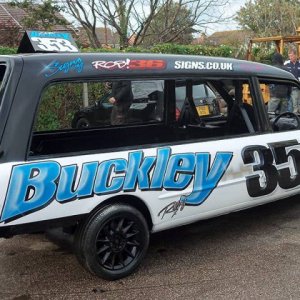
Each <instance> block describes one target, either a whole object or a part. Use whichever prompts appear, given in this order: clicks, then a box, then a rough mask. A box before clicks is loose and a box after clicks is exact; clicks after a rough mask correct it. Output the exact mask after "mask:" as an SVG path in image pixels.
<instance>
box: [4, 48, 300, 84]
mask: <svg viewBox="0 0 300 300" xmlns="http://www.w3.org/2000/svg"><path fill="white" fill-rule="evenodd" d="M2 58H4V59H5V58H6V59H9V60H14V59H20V58H22V59H23V61H24V67H25V69H26V67H27V68H30V69H32V68H37V72H38V73H39V74H42V73H43V72H47V68H45V67H47V66H48V71H49V67H50V68H52V69H53V68H57V72H55V74H51V76H49V77H52V78H54V77H61V76H62V77H70V75H71V76H72V77H82V76H92V77H93V76H97V75H100V74H109V75H112V76H124V74H127V73H128V75H129V74H133V75H142V74H147V76H148V75H149V72H150V75H151V76H172V75H174V76H179V75H180V76H181V75H182V78H185V76H193V75H205V76H210V75H213V76H218V75H220V76H222V75H223V76H224V75H225V74H226V76H228V75H229V74H230V75H232V76H247V77H248V76H260V77H276V78H279V79H289V80H296V79H295V77H294V76H293V75H292V74H291V73H289V72H287V71H285V70H282V69H280V68H276V67H273V66H269V65H266V64H262V63H256V62H250V61H245V60H238V59H234V58H225V57H212V56H196V55H172V54H152V53H34V54H17V55H8V56H5V55H1V56H0V61H1V60H2ZM55 64H56V65H55ZM79 64H80V65H79ZM41 68H42V69H41ZM71 73H72V74H71ZM46 74H47V73H45V75H46Z"/></svg>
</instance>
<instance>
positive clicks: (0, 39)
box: [0, 20, 21, 47]
mask: <svg viewBox="0 0 300 300" xmlns="http://www.w3.org/2000/svg"><path fill="white" fill-rule="evenodd" d="M0 28H1V30H0V45H1V46H6V47H17V46H18V45H19V43H20V40H21V34H20V27H19V26H18V25H17V24H16V23H15V22H14V21H10V20H9V21H4V20H0Z"/></svg>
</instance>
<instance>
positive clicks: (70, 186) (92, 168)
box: [56, 162, 98, 202]
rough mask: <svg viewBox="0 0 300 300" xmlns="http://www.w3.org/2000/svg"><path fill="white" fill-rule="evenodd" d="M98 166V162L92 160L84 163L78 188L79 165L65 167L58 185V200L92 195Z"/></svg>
mask: <svg viewBox="0 0 300 300" xmlns="http://www.w3.org/2000/svg"><path fill="white" fill-rule="evenodd" d="M97 167H98V162H90V163H86V164H83V165H82V171H81V176H80V179H79V183H78V186H77V189H76V190H75V180H76V175H77V170H78V167H77V165H72V166H66V167H63V168H62V170H61V175H60V179H59V184H58V187H57V193H56V200H57V201H58V202H65V201H71V200H74V199H75V198H83V197H87V196H90V195H92V193H93V184H94V180H95V177H96V172H97Z"/></svg>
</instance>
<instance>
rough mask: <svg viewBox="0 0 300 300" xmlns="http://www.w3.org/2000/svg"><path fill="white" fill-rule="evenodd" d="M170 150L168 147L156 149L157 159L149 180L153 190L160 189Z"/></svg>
mask: <svg viewBox="0 0 300 300" xmlns="http://www.w3.org/2000/svg"><path fill="white" fill-rule="evenodd" d="M170 152H171V149H170V148H162V149H158V150H157V160H156V165H155V169H154V172H153V176H152V181H151V189H153V190H154V189H156V190H160V189H162V186H163V181H164V176H165V173H166V169H167V165H168V161H169V157H170Z"/></svg>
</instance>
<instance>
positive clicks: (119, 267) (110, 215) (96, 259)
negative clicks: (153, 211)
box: [79, 204, 149, 280]
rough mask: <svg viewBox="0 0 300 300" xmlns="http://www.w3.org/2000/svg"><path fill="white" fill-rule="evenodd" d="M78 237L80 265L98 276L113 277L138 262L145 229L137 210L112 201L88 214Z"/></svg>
mask: <svg viewBox="0 0 300 300" xmlns="http://www.w3.org/2000/svg"><path fill="white" fill-rule="evenodd" d="M80 239H81V241H80V242H79V245H80V248H81V249H80V256H79V257H81V259H82V260H81V262H83V265H84V266H85V267H86V268H87V269H88V270H89V271H90V272H92V273H93V274H95V275H97V276H99V277H102V278H105V279H108V280H115V279H119V278H122V277H125V276H127V275H129V274H131V273H132V272H133V271H134V270H135V269H136V268H137V267H138V266H139V264H140V262H141V260H142V259H143V257H144V256H145V254H146V251H147V248H148V244H149V230H148V226H147V223H146V221H145V218H144V216H143V215H142V214H141V213H140V212H139V211H138V210H136V209H135V208H133V207H131V206H128V205H122V204H113V205H111V206H107V207H105V208H104V209H102V210H100V211H99V212H98V213H96V214H94V215H93V216H92V217H91V219H90V220H89V221H88V222H87V223H86V226H84V227H83V228H82V232H81V234H80Z"/></svg>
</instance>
